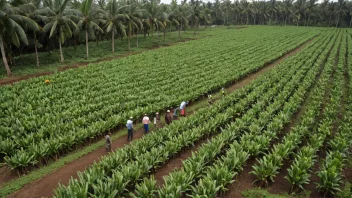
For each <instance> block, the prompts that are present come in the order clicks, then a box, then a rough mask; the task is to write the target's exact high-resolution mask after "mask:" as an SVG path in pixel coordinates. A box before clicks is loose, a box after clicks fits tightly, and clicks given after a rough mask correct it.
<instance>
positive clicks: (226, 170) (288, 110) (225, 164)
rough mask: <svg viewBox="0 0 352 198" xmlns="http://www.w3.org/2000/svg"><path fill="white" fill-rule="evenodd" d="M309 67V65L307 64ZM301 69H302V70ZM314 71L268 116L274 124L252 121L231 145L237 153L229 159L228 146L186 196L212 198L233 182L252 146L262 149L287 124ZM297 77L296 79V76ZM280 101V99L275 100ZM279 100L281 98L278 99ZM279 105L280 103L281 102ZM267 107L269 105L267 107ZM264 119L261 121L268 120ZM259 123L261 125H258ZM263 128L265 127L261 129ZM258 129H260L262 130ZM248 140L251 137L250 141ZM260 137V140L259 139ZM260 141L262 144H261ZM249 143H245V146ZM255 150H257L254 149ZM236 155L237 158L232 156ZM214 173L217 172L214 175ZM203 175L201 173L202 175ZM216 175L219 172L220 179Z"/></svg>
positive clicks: (251, 153) (309, 83) (264, 113)
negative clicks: (237, 140)
mask: <svg viewBox="0 0 352 198" xmlns="http://www.w3.org/2000/svg"><path fill="white" fill-rule="evenodd" d="M308 67H309V66H308ZM302 72H304V70H303V71H302ZM317 72H318V69H317V67H316V68H315V70H314V69H313V70H310V72H308V73H307V76H306V77H305V80H304V81H303V83H302V85H301V86H300V87H299V88H298V90H297V92H295V94H294V95H293V96H292V97H291V99H290V100H289V101H288V102H286V103H284V105H283V106H284V107H282V108H283V110H282V112H279V113H277V114H276V115H275V116H274V118H273V119H272V122H271V124H272V125H270V124H269V125H268V126H278V127H275V128H273V127H265V125H264V124H263V122H262V123H261V125H257V124H256V123H254V124H252V125H251V126H250V127H249V128H250V129H254V130H249V131H250V132H246V133H245V134H244V135H243V136H242V137H241V138H240V142H239V143H237V142H235V143H234V144H235V145H239V146H238V148H241V149H238V148H236V147H232V148H236V149H237V151H238V155H235V158H233V155H232V153H233V152H235V153H236V151H232V150H231V149H230V150H229V151H228V153H227V155H226V156H224V157H222V158H221V159H220V160H219V161H217V163H215V165H214V166H211V167H208V169H207V171H206V174H205V176H203V177H202V178H201V179H200V180H199V181H198V184H197V186H196V187H192V189H193V190H192V192H191V194H190V195H189V196H190V197H215V195H216V194H217V193H218V192H219V191H220V192H224V191H226V185H228V184H229V183H231V182H233V180H232V179H233V176H235V175H236V174H237V173H238V172H240V171H241V170H242V165H243V164H244V162H245V160H246V159H248V156H256V155H257V154H259V152H258V151H255V150H256V149H253V146H251V145H254V147H257V148H258V147H261V148H262V149H263V148H264V149H263V150H265V148H267V147H268V145H269V143H270V141H271V139H272V138H273V137H275V136H276V133H278V132H279V131H280V130H282V129H283V126H284V125H285V124H287V123H288V122H289V120H290V117H291V116H292V115H293V114H294V113H295V112H296V111H297V109H298V108H299V105H300V103H301V102H302V98H303V97H304V95H305V93H306V91H307V89H309V87H310V86H311V85H312V84H313V83H314V79H315V78H314V76H316V73H317ZM296 80H297V79H296ZM278 101H280V100H278ZM281 102H282V101H281ZM273 105H274V107H275V106H280V104H277V103H276V104H275V103H273ZM281 105H282V104H281ZM269 110H270V108H269ZM261 115H268V114H267V112H262V114H261ZM268 121H269V120H267V121H264V122H268ZM259 126H262V128H260V127H259ZM265 129H266V130H265ZM262 130H264V131H263V132H262ZM266 133H269V134H270V136H271V138H270V137H268V136H267V137H266V135H265V134H266ZM248 139H252V140H251V141H250V142H249V141H248ZM263 140H264V141H263ZM263 142H264V144H263ZM248 145H249V146H248ZM258 150H259V149H258ZM236 156H238V157H236ZM214 173H217V174H218V175H217V174H214ZM203 175H204V174H203ZM219 175H222V177H221V178H220V177H219Z"/></svg>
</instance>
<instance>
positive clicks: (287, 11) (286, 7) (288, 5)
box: [282, 0, 293, 26]
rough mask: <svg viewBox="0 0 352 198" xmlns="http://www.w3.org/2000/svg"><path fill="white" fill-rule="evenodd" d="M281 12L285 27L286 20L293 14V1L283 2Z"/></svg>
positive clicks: (286, 0) (285, 0)
mask: <svg viewBox="0 0 352 198" xmlns="http://www.w3.org/2000/svg"><path fill="white" fill-rule="evenodd" d="M282 6H283V7H282V9H283V10H282V11H283V14H284V16H285V19H284V20H285V26H286V24H287V18H288V17H289V16H290V15H291V14H292V12H293V10H292V9H293V0H284V1H283V5H282Z"/></svg>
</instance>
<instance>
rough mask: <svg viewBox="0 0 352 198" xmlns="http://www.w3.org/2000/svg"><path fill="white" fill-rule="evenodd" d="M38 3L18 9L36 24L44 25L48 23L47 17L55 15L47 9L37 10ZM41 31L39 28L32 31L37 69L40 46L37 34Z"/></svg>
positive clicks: (23, 5)
mask: <svg viewBox="0 0 352 198" xmlns="http://www.w3.org/2000/svg"><path fill="white" fill-rule="evenodd" d="M37 6H39V3H38V2H37V3H36V4H33V3H28V4H22V5H19V6H18V8H19V9H20V10H21V11H22V14H23V15H24V16H26V17H28V18H30V19H32V20H34V21H35V22H36V23H37V24H43V25H44V24H45V23H47V22H48V21H49V18H48V16H53V15H55V13H54V12H53V11H52V10H51V9H49V8H41V9H37V8H38V7H37ZM41 31H42V27H40V26H39V29H38V30H33V44H34V50H35V55H36V61H37V67H39V65H40V63H39V56H38V46H39V47H40V46H41V44H40V43H39V42H38V40H37V34H38V33H39V32H41Z"/></svg>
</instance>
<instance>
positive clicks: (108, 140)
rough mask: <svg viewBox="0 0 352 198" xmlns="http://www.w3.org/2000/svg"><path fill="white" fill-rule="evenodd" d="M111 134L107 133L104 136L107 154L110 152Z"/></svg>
mask: <svg viewBox="0 0 352 198" xmlns="http://www.w3.org/2000/svg"><path fill="white" fill-rule="evenodd" d="M110 136H111V133H110V132H109V133H108V134H106V136H105V148H106V151H107V152H111V137H110Z"/></svg>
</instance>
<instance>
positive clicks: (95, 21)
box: [0, 0, 352, 75]
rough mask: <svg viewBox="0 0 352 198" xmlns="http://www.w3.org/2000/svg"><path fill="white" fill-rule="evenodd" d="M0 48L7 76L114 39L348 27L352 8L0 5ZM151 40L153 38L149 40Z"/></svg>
mask: <svg viewBox="0 0 352 198" xmlns="http://www.w3.org/2000/svg"><path fill="white" fill-rule="evenodd" d="M0 13H1V16H0V47H1V54H2V58H3V64H4V66H5V68H6V72H7V75H11V68H10V66H13V65H14V64H15V62H14V57H15V56H18V55H20V56H22V54H23V53H32V52H35V54H36V58H34V56H33V59H35V60H36V65H37V66H38V67H39V65H40V58H39V57H38V51H50V50H52V49H57V48H58V49H59V52H60V62H64V60H65V57H64V53H63V49H62V45H63V44H69V45H75V46H76V45H77V43H80V42H82V43H85V45H86V50H85V51H86V52H85V57H86V58H87V59H88V58H89V41H92V40H96V41H99V40H104V39H105V40H110V39H111V51H112V52H113V53H114V52H115V37H116V36H117V37H118V38H121V39H122V38H124V37H127V39H128V49H131V43H130V40H131V39H132V37H133V36H134V37H135V38H136V40H137V44H136V45H137V47H138V34H139V33H142V32H143V33H144V36H146V35H147V34H148V35H149V34H151V35H153V33H154V31H156V32H157V34H158V40H159V39H160V38H159V32H160V31H162V32H163V40H165V35H166V32H167V31H168V30H169V31H170V32H171V30H172V29H174V28H175V29H176V30H178V32H179V36H180V31H181V30H184V29H186V28H188V27H191V28H193V29H194V34H196V30H197V29H199V26H200V25H205V26H209V25H213V24H217V25H244V24H245V25H250V24H251V25H265V24H268V25H297V26H298V25H301V26H328V27H329V26H335V27H351V24H352V17H351V13H352V3H351V1H346V0H338V1H337V2H334V1H329V0H325V1H324V2H322V3H320V4H319V3H317V0H297V1H293V0H284V1H282V2H281V1H276V0H270V1H253V2H248V1H247V0H241V1H238V0H236V1H234V2H232V1H230V0H224V1H220V0H216V1H215V2H213V3H211V2H208V3H205V2H202V1H199V0H191V1H189V2H187V1H186V0H185V1H182V2H180V3H179V4H178V3H177V2H176V0H172V2H171V3H170V4H163V3H161V2H160V0H141V1H140V0H95V1H94V0H1V3H0ZM152 39H154V38H152Z"/></svg>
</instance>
